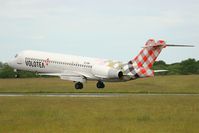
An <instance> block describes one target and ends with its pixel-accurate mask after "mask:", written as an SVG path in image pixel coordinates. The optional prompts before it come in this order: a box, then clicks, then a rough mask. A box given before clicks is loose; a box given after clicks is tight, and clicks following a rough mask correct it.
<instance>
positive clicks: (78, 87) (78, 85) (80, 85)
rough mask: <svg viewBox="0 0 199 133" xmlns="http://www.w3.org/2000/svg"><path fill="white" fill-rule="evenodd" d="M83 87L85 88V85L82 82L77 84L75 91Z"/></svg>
mask: <svg viewBox="0 0 199 133" xmlns="http://www.w3.org/2000/svg"><path fill="white" fill-rule="evenodd" d="M83 87H84V85H83V83H81V82H77V83H76V84H75V89H77V90H80V89H83Z"/></svg>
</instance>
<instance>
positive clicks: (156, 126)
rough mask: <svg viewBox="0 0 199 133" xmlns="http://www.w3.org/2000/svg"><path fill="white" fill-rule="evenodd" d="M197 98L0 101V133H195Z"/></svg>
mask: <svg viewBox="0 0 199 133" xmlns="http://www.w3.org/2000/svg"><path fill="white" fill-rule="evenodd" d="M198 101H199V97H198V96H133V97H120V98H117V97H115V98H113V97H112V98H64V97H62V98H55V97H1V98H0V105H1V106H0V133H46V132H48V133H112V132H114V133H132V132H136V133H198V132H199V128H198V123H199V102H198Z"/></svg>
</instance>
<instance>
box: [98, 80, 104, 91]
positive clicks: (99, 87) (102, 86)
mask: <svg viewBox="0 0 199 133" xmlns="http://www.w3.org/2000/svg"><path fill="white" fill-rule="evenodd" d="M97 88H98V89H103V88H105V84H104V82H102V81H98V82H97Z"/></svg>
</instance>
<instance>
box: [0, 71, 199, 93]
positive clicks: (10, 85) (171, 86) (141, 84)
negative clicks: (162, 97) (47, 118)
mask: <svg viewBox="0 0 199 133" xmlns="http://www.w3.org/2000/svg"><path fill="white" fill-rule="evenodd" d="M95 86H96V82H90V81H89V82H87V83H86V84H85V88H84V89H83V90H75V89H74V83H72V82H68V81H63V80H60V79H58V78H35V79H0V93H3V92H4V93H5V92H30V93H32V92H33V93H41V92H42V93H50V92H52V93H54V92H57V93H59V92H61V93H63V92H66V93H68V92H70V93H76V92H77V93H89V92H94V93H103V92H109V93H112V92H114V93H116V92H118V93H199V75H186V76H158V77H154V78H145V79H138V80H133V81H130V82H123V83H106V88H105V89H104V90H98V89H96V87H95Z"/></svg>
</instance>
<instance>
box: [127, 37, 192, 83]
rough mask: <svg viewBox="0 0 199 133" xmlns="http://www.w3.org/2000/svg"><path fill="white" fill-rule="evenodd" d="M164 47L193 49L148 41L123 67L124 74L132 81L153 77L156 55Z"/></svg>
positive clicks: (160, 41)
mask: <svg viewBox="0 0 199 133" xmlns="http://www.w3.org/2000/svg"><path fill="white" fill-rule="evenodd" d="M165 47H194V46H193V45H175V44H166V43H165V41H163V40H159V41H157V42H155V40H153V39H149V40H148V41H147V42H146V44H145V46H144V47H143V49H142V50H141V51H140V53H139V54H138V55H137V56H136V57H135V58H134V59H133V60H131V61H129V63H128V64H127V65H125V67H124V72H125V74H126V75H129V76H130V77H131V78H132V79H136V78H139V77H151V76H154V71H153V70H151V68H152V66H153V64H154V62H155V61H156V59H157V57H158V55H159V54H160V52H161V51H162V49H163V48H165Z"/></svg>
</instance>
